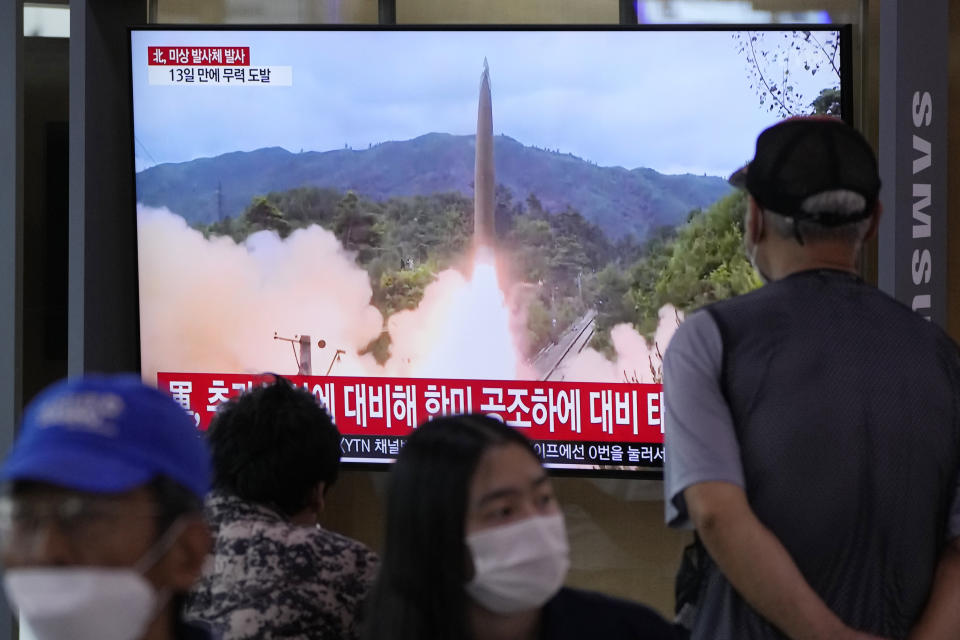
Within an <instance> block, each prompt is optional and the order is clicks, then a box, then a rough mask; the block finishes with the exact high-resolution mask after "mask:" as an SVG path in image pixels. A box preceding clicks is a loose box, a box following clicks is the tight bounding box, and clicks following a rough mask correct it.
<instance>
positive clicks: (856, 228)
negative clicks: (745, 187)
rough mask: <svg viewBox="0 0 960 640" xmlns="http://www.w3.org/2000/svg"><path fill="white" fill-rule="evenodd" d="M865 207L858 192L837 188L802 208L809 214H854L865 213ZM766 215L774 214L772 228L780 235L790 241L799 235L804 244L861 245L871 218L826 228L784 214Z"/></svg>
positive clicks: (862, 198) (817, 195)
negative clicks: (834, 243) (833, 243)
mask: <svg viewBox="0 0 960 640" xmlns="http://www.w3.org/2000/svg"><path fill="white" fill-rule="evenodd" d="M866 206H867V199H866V198H864V197H863V196H862V195H860V194H859V193H856V192H855V191H849V190H847V189H835V190H832V191H824V192H823V193H818V194H816V195H813V196H810V197H809V198H807V199H806V200H804V201H803V204H802V205H801V208H802V209H803V211H804V212H805V213H810V214H817V213H829V214H834V215H843V214H850V215H854V214H857V213H859V212H861V211H863V209H864V208H865V207H866ZM766 212H767V213H769V214H771V215H770V217H769V220H770V226H771V227H773V230H774V231H775V232H776V233H777V234H778V235H780V236H782V237H784V238H790V237H794V236H796V235H797V234H798V233H799V234H800V236H801V237H802V238H803V239H804V241H805V242H806V241H810V242H818V241H821V240H833V241H842V242H848V243H850V244H859V243H860V242H862V241H863V239H864V237H865V236H866V235H867V230H868V229H869V228H870V217H867V218H864V219H860V220H857V221H855V222H851V223H849V224H842V225H838V226H827V225H823V224H820V223H818V222H814V221H812V220H796V221H795V220H794V218H793V217H791V216H785V215H782V214H780V213H777V212H776V211H770V210H766Z"/></svg>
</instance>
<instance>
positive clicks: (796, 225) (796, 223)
mask: <svg viewBox="0 0 960 640" xmlns="http://www.w3.org/2000/svg"><path fill="white" fill-rule="evenodd" d="M793 237H794V238H796V239H797V242H798V243H799V244H800V246H801V247H802V246H803V236H802V235H800V221H799V220H797V219H796V218H793Z"/></svg>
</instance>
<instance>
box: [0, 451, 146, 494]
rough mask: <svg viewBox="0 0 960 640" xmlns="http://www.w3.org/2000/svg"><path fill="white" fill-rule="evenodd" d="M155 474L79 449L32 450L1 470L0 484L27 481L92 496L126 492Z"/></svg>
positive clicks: (109, 457) (133, 465)
mask: <svg viewBox="0 0 960 640" xmlns="http://www.w3.org/2000/svg"><path fill="white" fill-rule="evenodd" d="M154 475H155V473H154V471H152V470H151V469H150V468H148V465H145V464H143V463H140V464H137V463H135V462H133V461H123V460H118V459H117V458H116V457H115V456H106V455H104V454H103V452H102V451H98V452H91V451H85V450H83V449H78V448H71V450H69V451H62V450H61V451H52V450H46V451H43V450H37V451H33V452H31V453H29V454H27V455H23V456H18V457H17V459H15V460H9V461H8V462H7V463H6V464H4V465H3V467H2V468H0V482H11V481H19V480H30V481H33V482H43V483H48V484H52V485H56V486H58V487H64V488H67V489H75V490H77V491H89V492H92V493H120V492H123V491H129V490H131V489H135V488H137V487H139V486H142V485H144V484H146V483H147V481H149V480H150V479H151V478H152V477H153V476H154Z"/></svg>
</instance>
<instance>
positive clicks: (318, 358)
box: [137, 205, 681, 382]
mask: <svg viewBox="0 0 960 640" xmlns="http://www.w3.org/2000/svg"><path fill="white" fill-rule="evenodd" d="M137 226H138V237H139V257H140V265H139V267H140V299H141V307H140V318H141V344H142V352H141V361H142V369H143V375H144V378H145V379H147V380H149V381H155V380H156V374H157V372H158V371H173V372H191V371H192V372H205V373H260V372H265V371H271V372H275V373H280V374H287V375H292V374H295V373H297V364H296V360H295V358H294V351H292V350H291V345H290V343H288V342H282V341H277V340H274V339H273V336H274V333H277V334H279V335H280V336H281V337H286V338H291V337H293V336H294V335H300V334H309V335H310V337H311V341H312V344H313V346H312V354H313V372H314V373H315V374H323V373H325V372H326V371H327V369H328V367H329V366H330V363H331V362H332V361H333V358H334V355H335V353H336V350H338V349H339V350H343V351H344V353H343V354H342V355H341V357H340V359H339V361H338V362H336V363H335V364H334V366H333V368H332V370H331V373H332V374H334V375H356V376H382V375H389V376H396V377H402V376H412V377H430V378H473V379H502V380H509V379H535V378H537V377H538V376H537V372H535V371H533V370H532V368H531V367H530V366H529V365H527V364H526V363H525V362H524V359H523V357H522V356H521V354H522V348H521V347H520V346H519V345H521V344H522V341H523V340H524V339H526V336H525V335H524V333H525V331H526V317H527V305H528V304H529V301H530V300H531V299H532V297H533V296H532V295H521V293H523V292H520V293H517V292H514V293H512V294H511V301H510V304H508V303H507V301H506V300H505V299H504V295H503V293H502V291H501V289H500V286H499V284H498V282H497V275H496V270H495V268H494V266H493V262H492V260H484V259H482V258H481V259H478V260H477V261H476V263H475V264H474V271H473V273H472V274H470V275H469V276H467V275H464V274H463V273H461V272H459V271H457V270H455V269H447V270H445V271H442V272H440V273H439V274H437V276H436V279H435V280H434V281H433V282H432V283H431V284H430V285H428V286H427V287H426V289H425V291H424V295H423V298H422V300H421V301H420V304H419V306H418V307H417V308H416V309H413V310H407V311H401V312H398V313H395V314H394V315H392V316H391V317H390V318H388V319H387V322H386V329H387V331H389V334H390V338H391V345H390V358H389V359H388V361H387V362H386V363H385V365H383V366H380V365H378V364H377V362H376V361H375V359H374V357H373V356H372V355H371V354H366V355H363V356H361V355H359V352H360V351H362V350H363V349H364V348H365V347H367V346H368V345H369V344H370V342H371V341H373V340H375V339H376V338H377V337H378V336H379V335H380V334H381V332H382V331H383V330H384V320H383V317H382V315H381V314H380V312H379V310H377V308H376V307H374V306H372V305H371V304H370V300H371V295H372V288H371V286H370V280H369V276H368V274H367V272H366V271H365V270H364V269H362V268H361V267H359V266H358V265H357V264H356V262H355V260H354V255H353V254H351V253H350V252H348V251H346V250H344V248H343V247H342V245H341V244H340V242H339V240H338V239H337V238H336V236H335V235H334V234H333V233H332V232H330V231H327V230H325V229H323V228H321V227H318V226H311V227H308V228H306V229H300V230H297V231H294V232H293V233H292V234H290V236H289V237H287V238H285V239H280V238H279V237H278V236H277V234H276V233H274V232H269V231H261V232H258V233H255V234H252V235H251V236H249V237H248V238H247V239H246V240H245V241H244V242H243V243H240V244H237V243H235V242H234V241H233V240H231V239H230V238H225V237H211V238H204V237H203V235H202V234H201V233H200V232H198V231H196V230H195V229H192V228H190V227H189V226H188V225H187V223H186V221H185V220H184V219H183V218H182V217H180V216H178V215H176V214H174V213H172V212H170V211H169V210H168V209H166V208H163V209H155V208H151V207H146V206H143V205H138V207H137ZM517 287H521V288H522V285H514V287H513V289H517ZM527 293H528V294H529V292H527ZM680 319H681V316H680V315H679V314H678V313H677V312H676V311H675V310H674V309H673V307H669V306H667V307H664V308H663V309H661V311H660V324H659V327H658V329H657V333H656V336H655V338H654V343H653V344H648V343H647V341H646V340H645V339H644V338H643V337H642V336H641V335H639V334H638V333H637V332H636V331H635V330H634V329H633V328H632V327H631V326H629V325H626V324H622V325H618V326H616V327H614V328H613V330H612V331H611V334H610V337H611V342H612V345H613V348H614V351H615V353H616V358H615V359H614V360H608V359H607V358H606V357H605V356H604V355H603V354H601V353H599V352H597V351H595V350H594V349H590V348H587V349H584V350H583V351H581V352H580V353H579V354H576V355H575V356H572V357H570V358H569V359H568V360H567V362H565V363H564V364H563V365H561V370H560V371H559V372H560V373H562V378H563V379H565V380H568V381H584V382H627V381H634V380H636V381H638V382H652V381H653V375H652V374H651V372H650V364H651V361H652V362H653V364H654V367H655V369H656V368H657V367H659V363H660V357H659V356H658V355H657V347H658V346H659V349H660V352H661V353H662V352H663V351H664V350H665V349H666V346H667V344H668V343H669V340H670V338H671V337H672V335H673V332H674V331H675V330H676V327H677V325H678V321H679V320H680ZM319 340H324V341H325V342H326V347H325V348H323V349H319V348H318V346H317V342H318V341H319ZM297 351H299V348H298V349H297Z"/></svg>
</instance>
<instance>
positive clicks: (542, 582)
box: [466, 513, 570, 614]
mask: <svg viewBox="0 0 960 640" xmlns="http://www.w3.org/2000/svg"><path fill="white" fill-rule="evenodd" d="M467 546H468V547H469V548H470V554H471V556H472V557H473V569H474V576H473V580H471V581H470V582H469V583H467V585H466V590H467V593H469V594H470V597H472V598H473V599H474V600H475V601H476V602H477V603H478V604H479V605H481V606H482V607H484V608H485V609H488V610H490V611H493V612H494V613H502V614H506V613H516V612H518V611H528V610H530V609H536V608H537V607H541V606H543V605H544V604H545V603H546V602H547V600H549V599H550V598H552V597H553V596H554V594H556V593H557V591H559V590H560V587H562V586H563V581H564V579H565V578H566V576H567V570H568V569H569V568H570V547H569V545H568V544H567V530H566V527H565V526H564V523H563V515H562V514H559V513H558V514H556V515H552V516H536V517H533V518H527V519H525V520H521V521H520V522H515V523H512V524H507V525H503V526H501V527H494V528H492V529H485V530H483V531H479V532H477V533H473V534H471V535H469V536H467Z"/></svg>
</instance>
